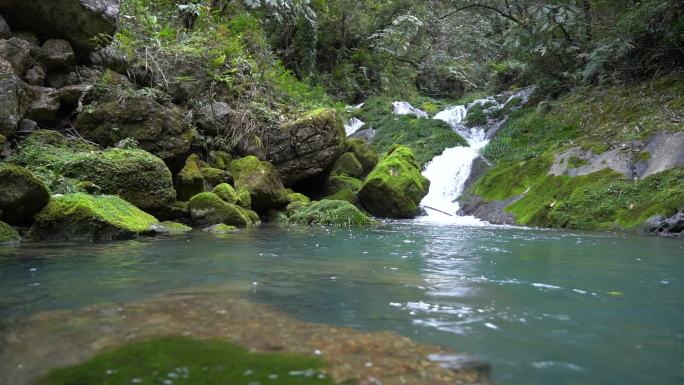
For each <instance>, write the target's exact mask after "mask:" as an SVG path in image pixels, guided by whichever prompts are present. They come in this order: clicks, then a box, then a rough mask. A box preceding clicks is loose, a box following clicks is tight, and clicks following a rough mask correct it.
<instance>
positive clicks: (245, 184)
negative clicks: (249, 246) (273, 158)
mask: <svg viewBox="0 0 684 385" xmlns="http://www.w3.org/2000/svg"><path fill="white" fill-rule="evenodd" d="M230 172H231V174H233V177H235V187H237V188H238V190H239V189H244V190H247V191H248V192H249V195H250V199H251V207H252V209H253V210H254V211H256V212H258V213H266V212H267V211H268V210H270V209H279V208H281V207H285V206H286V205H287V204H288V203H290V198H289V197H288V196H287V191H285V187H284V186H283V182H282V181H281V180H280V176H279V175H278V171H277V170H276V169H275V167H273V165H271V164H270V163H268V162H262V161H260V160H259V159H258V158H257V157H255V156H247V157H245V158H242V159H239V160H236V161H233V162H232V163H231V164H230Z"/></svg>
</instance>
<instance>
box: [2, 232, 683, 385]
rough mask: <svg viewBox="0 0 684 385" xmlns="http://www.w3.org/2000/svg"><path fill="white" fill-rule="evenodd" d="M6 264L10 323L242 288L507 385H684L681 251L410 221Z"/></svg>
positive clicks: (16, 259) (77, 252)
mask: <svg viewBox="0 0 684 385" xmlns="http://www.w3.org/2000/svg"><path fill="white" fill-rule="evenodd" d="M0 256H2V258H0V322H9V321H10V320H13V319H20V318H21V317H25V316H28V315H30V314H33V313H36V312H40V311H45V310H56V309H77V308H80V307H83V306H85V305H89V304H94V303H100V302H129V301H135V300H139V299H143V298H147V297H150V296H152V295H155V294H159V293H164V292H168V291H172V290H177V289H184V288H192V287H196V286H202V285H214V284H217V285H226V284H231V285H235V286H236V287H244V289H245V291H247V292H248V293H249V297H250V298H251V299H252V300H253V301H257V302H263V303H267V304H270V305H273V306H276V307H277V308H279V309H280V310H282V311H285V312H287V313H289V314H291V315H293V316H295V317H298V318H300V319H302V320H305V321H313V322H320V323H328V324H334V325H339V326H347V327H352V328H356V329H360V330H392V331H396V332H398V333H400V334H403V335H406V336H409V337H412V338H414V339H416V340H419V341H422V342H427V343H431V344H438V345H442V346H447V347H450V348H453V349H455V350H458V351H465V352H470V353H474V354H477V355H478V356H479V357H481V358H483V359H485V360H487V361H489V362H491V363H492V364H493V365H494V377H495V378H496V379H497V380H498V381H500V382H501V383H503V384H540V385H541V384H607V383H620V384H681V383H684V281H683V280H682V277H684V242H682V241H681V240H670V239H660V238H650V237H637V236H626V235H614V234H597V233H575V232H561V231H554V230H545V231H542V230H528V229H513V228H499V227H477V228H472V227H457V226H433V225H428V224H415V223H410V224H407V223H395V224H385V225H382V226H380V227H378V228H375V229H354V230H350V229H326V228H297V227H293V228H279V227H263V228H259V229H253V230H246V231H243V232H241V233H240V234H236V235H234V236H229V237H227V238H224V239H216V238H212V237H209V236H207V235H206V234H203V233H195V234H191V235H188V236H182V237H178V238H153V239H138V240H134V241H128V242H114V243H100V244H83V243H80V244H79V243H38V244H30V243H24V244H22V245H21V247H19V248H9V247H0ZM0 330H1V329H0Z"/></svg>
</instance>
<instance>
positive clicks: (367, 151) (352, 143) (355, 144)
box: [345, 138, 378, 175]
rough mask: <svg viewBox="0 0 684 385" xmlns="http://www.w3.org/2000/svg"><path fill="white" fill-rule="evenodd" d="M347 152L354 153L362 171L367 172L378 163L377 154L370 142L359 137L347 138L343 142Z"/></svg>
mask: <svg viewBox="0 0 684 385" xmlns="http://www.w3.org/2000/svg"><path fill="white" fill-rule="evenodd" d="M345 148H346V151H347V152H351V153H353V154H354V156H355V157H356V159H357V160H358V161H359V162H360V163H361V166H363V173H364V175H365V174H368V173H369V172H371V170H373V168H374V167H375V166H376V165H377V164H378V154H377V151H376V149H375V147H373V146H372V145H371V144H369V143H368V142H366V141H365V140H363V139H361V138H351V139H347V141H346V142H345Z"/></svg>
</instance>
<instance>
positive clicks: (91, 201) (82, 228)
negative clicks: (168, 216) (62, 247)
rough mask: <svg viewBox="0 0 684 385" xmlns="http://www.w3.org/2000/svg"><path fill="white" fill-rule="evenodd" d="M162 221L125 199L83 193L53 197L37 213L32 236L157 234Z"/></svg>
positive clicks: (105, 237) (108, 237) (107, 237)
mask: <svg viewBox="0 0 684 385" xmlns="http://www.w3.org/2000/svg"><path fill="white" fill-rule="evenodd" d="M158 225H159V221H157V219H156V218H155V217H153V216H152V215H149V214H147V213H146V212H144V211H142V210H140V209H139V208H137V207H135V206H133V205H132V204H130V203H128V202H126V201H125V200H123V199H121V198H119V197H117V196H110V195H99V196H92V195H88V194H83V193H76V194H68V195H62V196H55V197H52V199H51V200H50V203H48V205H47V206H45V208H43V210H42V211H41V212H40V213H38V215H37V216H36V220H35V223H34V224H33V227H32V228H31V237H32V238H36V239H42V240H71V239H92V240H111V239H129V238H133V237H135V236H136V235H141V234H143V235H144V234H154V233H156V232H157V230H156V228H157V226H158Z"/></svg>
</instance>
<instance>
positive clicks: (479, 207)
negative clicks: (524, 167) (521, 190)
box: [458, 196, 521, 225]
mask: <svg viewBox="0 0 684 385" xmlns="http://www.w3.org/2000/svg"><path fill="white" fill-rule="evenodd" d="M520 198H521V197H520V196H515V197H511V198H509V199H507V200H505V201H492V202H485V201H484V200H483V199H482V198H481V197H479V196H467V197H464V198H463V199H462V200H461V201H460V202H459V204H460V207H461V209H460V210H459V211H458V215H472V216H474V217H476V218H479V219H482V220H485V221H487V222H489V223H493V224H497V225H515V224H516V220H515V216H514V215H513V214H511V213H509V212H506V211H505V209H506V207H508V206H509V205H511V204H513V203H515V202H516V201H518V200H520Z"/></svg>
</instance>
